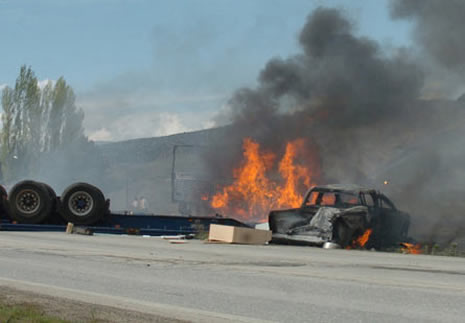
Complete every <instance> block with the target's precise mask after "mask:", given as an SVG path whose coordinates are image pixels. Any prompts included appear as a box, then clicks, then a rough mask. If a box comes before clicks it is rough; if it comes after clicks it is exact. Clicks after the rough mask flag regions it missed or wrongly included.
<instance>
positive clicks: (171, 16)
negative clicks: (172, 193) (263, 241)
mask: <svg viewBox="0 0 465 323" xmlns="http://www.w3.org/2000/svg"><path fill="white" fill-rule="evenodd" d="M318 6H328V7H338V8H342V9H344V10H345V11H346V12H347V14H348V16H349V17H350V18H351V19H353V21H354V22H356V24H357V32H358V34H360V35H364V36H368V37H370V38H373V39H375V40H377V41H379V42H380V44H381V45H382V46H386V47H389V46H409V45H410V39H409V33H410V26H409V25H408V24H407V23H403V22H399V21H396V22H392V21H391V20H390V19H389V12H388V1H387V0H326V1H324V0H319V1H316V0H315V1H311V0H305V1H303V0H302V1H301V0H173V1H166V0H165V1H158V0H0V30H1V31H2V32H1V35H2V36H1V38H0V39H1V44H2V46H1V48H2V50H1V52H0V86H4V85H5V84H6V85H12V84H13V83H14V80H15V79H16V76H17V74H18V71H19V67H20V66H21V65H22V64H27V65H31V66H32V68H33V70H34V71H35V72H36V74H37V76H38V77H39V79H51V80H55V79H57V78H58V77H60V76H62V75H63V76H64V77H65V79H66V80H67V81H68V82H69V83H70V84H71V86H72V87H73V88H74V89H75V91H76V93H77V95H78V97H77V100H78V105H79V106H81V107H82V108H83V109H84V111H85V113H86V119H85V127H86V133H87V134H88V135H89V136H90V137H91V138H94V139H100V140H124V139H131V138H137V137H149V136H157V135H166V134H171V133H176V132H180V131H189V130H196V129H202V128H205V127H209V126H211V125H212V122H211V119H212V117H213V116H214V115H215V114H216V113H217V112H218V111H219V110H220V109H221V108H222V107H223V106H224V105H225V104H226V102H227V100H228V98H229V97H230V96H231V93H232V92H233V91H234V90H235V89H237V88H239V87H242V86H253V85H254V84H255V81H256V77H257V75H258V73H259V71H260V69H261V68H262V67H263V66H264V65H265V64H266V62H267V61H268V60H269V59H270V58H272V57H276V56H281V57H287V56H289V55H292V54H295V53H297V52H298V51H299V48H298V45H297V35H298V32H299V31H300V29H301V28H302V26H303V25H304V23H305V19H306V17H307V16H308V14H310V12H311V11H312V10H313V9H314V8H316V7H318Z"/></svg>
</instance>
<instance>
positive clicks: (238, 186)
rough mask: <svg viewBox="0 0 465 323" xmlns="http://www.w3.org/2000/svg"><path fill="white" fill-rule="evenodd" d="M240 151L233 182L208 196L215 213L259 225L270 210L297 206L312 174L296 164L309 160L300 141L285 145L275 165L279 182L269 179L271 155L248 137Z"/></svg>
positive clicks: (272, 162) (272, 157)
mask: <svg viewBox="0 0 465 323" xmlns="http://www.w3.org/2000/svg"><path fill="white" fill-rule="evenodd" d="M243 150H244V152H243V161H242V163H241V166H240V167H238V168H236V169H234V171H233V177H234V182H233V183H232V184H231V185H228V186H225V187H223V188H222V189H221V190H220V191H219V192H218V193H216V194H215V195H213V197H212V200H211V206H212V207H213V208H214V209H215V210H216V211H217V212H220V213H223V214H226V215H228V216H233V217H236V218H239V219H242V220H254V221H258V222H261V221H265V219H266V216H267V215H268V212H269V211H270V210H271V209H278V208H291V207H298V206H300V204H301V202H302V196H303V193H304V191H305V190H306V189H308V188H309V186H310V185H311V184H312V181H311V180H312V175H313V174H312V172H311V171H310V169H309V168H307V167H304V166H302V165H298V164H296V158H298V157H300V158H302V157H307V159H311V158H308V155H309V154H308V153H307V151H306V150H305V141H304V140H303V139H297V140H294V141H291V142H288V143H287V145H286V151H285V153H284V156H283V157H282V159H281V160H280V162H279V164H278V171H279V175H280V177H281V180H279V181H274V180H271V179H270V178H269V175H270V174H269V173H270V172H271V171H272V170H273V165H274V161H275V159H276V155H275V154H274V153H272V152H263V151H260V145H259V144H258V143H257V142H255V141H253V140H252V139H250V138H245V139H244V141H243ZM309 166H312V165H309ZM314 173H316V172H314Z"/></svg>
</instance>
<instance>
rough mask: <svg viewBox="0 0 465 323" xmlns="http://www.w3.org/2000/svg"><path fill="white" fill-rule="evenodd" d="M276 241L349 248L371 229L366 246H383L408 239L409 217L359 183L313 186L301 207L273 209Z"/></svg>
mask: <svg viewBox="0 0 465 323" xmlns="http://www.w3.org/2000/svg"><path fill="white" fill-rule="evenodd" d="M268 220H269V225H270V229H271V230H272V233H273V235H272V237H273V238H272V241H273V242H276V243H292V244H308V245H324V244H325V243H326V242H333V243H335V244H337V245H339V246H341V247H343V248H345V247H348V246H350V245H351V244H352V242H353V241H354V240H355V239H357V238H358V237H360V236H362V235H363V234H364V233H365V232H367V230H370V235H369V239H368V241H367V242H366V244H365V247H367V248H376V249H382V248H386V247H389V246H393V245H397V244H398V243H399V242H402V241H406V240H407V234H408V230H409V226H410V216H409V215H408V214H407V213H405V212H402V211H399V210H398V209H397V208H396V207H395V205H394V203H393V202H392V201H391V200H389V199H388V198H387V197H386V196H385V195H384V194H382V193H381V192H379V191H377V190H375V189H368V188H362V187H359V186H356V185H326V186H315V187H313V188H311V189H310V190H309V191H308V192H307V193H306V194H305V197H304V200H303V203H302V205H301V207H300V208H296V209H288V210H276V211H271V212H270V214H269V219H268Z"/></svg>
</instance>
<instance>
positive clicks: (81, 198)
mask: <svg viewBox="0 0 465 323" xmlns="http://www.w3.org/2000/svg"><path fill="white" fill-rule="evenodd" d="M93 206H94V199H93V198H92V196H90V194H89V193H87V192H84V191H78V192H75V193H73V194H72V195H71V196H70V198H69V201H68V208H69V210H70V211H71V213H73V214H74V215H76V216H86V215H88V214H89V213H90V212H92V209H93Z"/></svg>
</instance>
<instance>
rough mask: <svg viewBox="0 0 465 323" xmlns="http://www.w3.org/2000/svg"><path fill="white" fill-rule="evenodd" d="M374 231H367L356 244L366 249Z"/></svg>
mask: <svg viewBox="0 0 465 323" xmlns="http://www.w3.org/2000/svg"><path fill="white" fill-rule="evenodd" d="M371 232H373V230H372V229H367V230H366V231H365V232H364V233H363V234H362V235H361V236H360V237H358V238H357V239H356V240H355V243H356V244H357V245H358V246H360V247H365V245H366V243H367V242H368V240H370V236H371Z"/></svg>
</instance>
